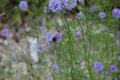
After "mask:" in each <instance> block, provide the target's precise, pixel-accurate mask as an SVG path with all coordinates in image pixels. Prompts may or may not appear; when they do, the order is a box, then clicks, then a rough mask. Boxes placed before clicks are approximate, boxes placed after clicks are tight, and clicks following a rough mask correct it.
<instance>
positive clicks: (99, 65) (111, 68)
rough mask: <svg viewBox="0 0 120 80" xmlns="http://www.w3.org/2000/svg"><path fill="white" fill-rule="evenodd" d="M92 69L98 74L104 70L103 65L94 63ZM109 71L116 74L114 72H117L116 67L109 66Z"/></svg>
mask: <svg viewBox="0 0 120 80" xmlns="http://www.w3.org/2000/svg"><path fill="white" fill-rule="evenodd" d="M93 68H94V70H95V71H96V72H99V71H101V70H103V69H104V65H103V64H102V63H101V62H95V63H94V65H93ZM109 70H110V71H111V72H116V71H117V70H118V68H117V66H115V65H111V66H110V67H109Z"/></svg>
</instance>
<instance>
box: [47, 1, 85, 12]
mask: <svg viewBox="0 0 120 80" xmlns="http://www.w3.org/2000/svg"><path fill="white" fill-rule="evenodd" d="M83 1H84V0H79V1H78V2H83ZM76 4H77V0H49V9H50V10H51V11H52V12H56V13H58V12H60V11H61V10H62V8H65V9H67V10H72V9H73V8H74V7H75V6H76Z"/></svg>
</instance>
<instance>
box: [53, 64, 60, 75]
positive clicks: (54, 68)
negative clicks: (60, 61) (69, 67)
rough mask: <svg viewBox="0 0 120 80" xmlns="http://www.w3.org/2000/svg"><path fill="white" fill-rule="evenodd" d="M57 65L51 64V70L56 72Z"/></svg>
mask: <svg viewBox="0 0 120 80" xmlns="http://www.w3.org/2000/svg"><path fill="white" fill-rule="evenodd" d="M58 68H59V67H58V65H57V64H55V65H52V72H55V73H57V72H58V71H59V70H58Z"/></svg>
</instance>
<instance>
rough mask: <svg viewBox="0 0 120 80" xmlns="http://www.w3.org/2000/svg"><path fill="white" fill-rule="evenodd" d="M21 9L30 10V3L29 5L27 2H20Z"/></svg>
mask: <svg viewBox="0 0 120 80" xmlns="http://www.w3.org/2000/svg"><path fill="white" fill-rule="evenodd" d="M19 8H20V10H22V11H25V10H27V9H28V3H27V1H20V3H19Z"/></svg>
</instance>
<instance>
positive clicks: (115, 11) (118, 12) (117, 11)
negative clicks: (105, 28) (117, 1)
mask: <svg viewBox="0 0 120 80" xmlns="http://www.w3.org/2000/svg"><path fill="white" fill-rule="evenodd" d="M112 16H113V17H114V18H117V19H118V18H120V9H118V8H114V9H113V10H112Z"/></svg>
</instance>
